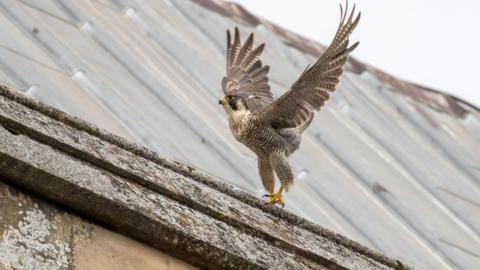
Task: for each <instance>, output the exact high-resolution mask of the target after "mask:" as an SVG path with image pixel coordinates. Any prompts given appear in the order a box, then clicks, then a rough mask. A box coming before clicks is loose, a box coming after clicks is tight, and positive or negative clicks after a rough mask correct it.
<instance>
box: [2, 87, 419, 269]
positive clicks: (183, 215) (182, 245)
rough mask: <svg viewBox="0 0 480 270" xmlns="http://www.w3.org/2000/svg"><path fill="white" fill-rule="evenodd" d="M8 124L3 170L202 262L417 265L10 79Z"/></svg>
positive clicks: (5, 104)
mask: <svg viewBox="0 0 480 270" xmlns="http://www.w3.org/2000/svg"><path fill="white" fill-rule="evenodd" d="M0 125H1V126H3V127H4V128H1V129H0V176H5V177H6V178H8V179H11V180H13V181H14V182H15V183H14V184H17V185H21V186H24V187H26V188H27V189H29V190H32V191H34V192H36V193H39V194H40V195H42V196H44V197H47V198H49V199H51V200H54V201H55V202H57V203H59V204H61V205H66V206H68V207H71V208H73V209H75V210H77V211H79V212H81V213H83V214H85V215H87V216H89V217H91V218H93V219H94V220H97V221H99V222H102V223H106V224H108V225H109V226H111V227H114V228H116V229H117V230H118V231H120V232H122V233H124V234H126V235H128V236H131V237H133V238H137V239H140V240H142V241H143V242H145V243H147V244H149V245H152V246H154V247H157V248H159V249H161V250H164V251H166V252H168V253H171V254H173V255H175V256H177V257H178V258H181V259H183V260H185V261H188V262H191V263H193V264H195V265H198V266H201V267H207V268H211V269H217V268H222V269H238V268H239V266H241V267H240V268H241V269H270V268H272V267H273V268H278V269H307V268H310V269H324V268H333V269H409V268H411V267H410V266H408V265H405V264H403V263H401V262H400V261H398V260H394V259H391V258H388V257H386V256H385V255H383V254H381V253H379V252H376V251H372V250H370V249H368V248H366V247H364V246H362V245H360V244H358V243H356V242H353V241H351V240H349V239H347V238H345V237H343V236H341V235H339V234H336V233H333V232H330V231H328V230H326V229H324V228H322V227H320V226H318V225H315V224H313V223H311V222H308V221H306V220H304V219H302V218H299V217H297V216H295V215H293V214H291V213H288V212H286V211H283V210H281V209H278V208H276V207H271V206H269V205H267V204H265V203H264V202H262V201H260V200H258V199H257V198H255V197H253V196H251V195H249V194H247V193H245V192H243V191H241V190H239V189H237V188H234V187H232V186H230V185H228V184H225V183H222V182H219V181H217V180H215V179H213V178H212V177H210V176H208V175H207V174H205V173H203V172H201V171H199V170H197V169H195V168H191V167H189V166H186V165H183V164H181V163H178V162H176V161H173V160H170V159H166V158H162V157H160V156H159V155H158V154H156V153H154V152H152V151H150V150H148V149H145V148H143V147H141V146H138V145H136V144H132V143H129V142H127V141H125V140H124V139H122V138H119V137H117V136H115V135H112V134H110V133H108V132H106V131H104V130H101V129H99V128H97V127H95V126H93V125H91V124H89V123H86V122H85V121H82V120H80V119H78V118H76V117H73V116H69V115H67V114H65V113H63V112H61V111H59V110H56V109H54V108H51V107H49V106H46V105H43V104H41V103H39V102H37V101H35V100H32V99H30V98H28V97H25V96H23V95H21V94H20V93H18V92H15V91H14V90H10V89H8V88H7V87H0ZM105 209H109V210H110V211H105ZM213 228H214V229H213Z"/></svg>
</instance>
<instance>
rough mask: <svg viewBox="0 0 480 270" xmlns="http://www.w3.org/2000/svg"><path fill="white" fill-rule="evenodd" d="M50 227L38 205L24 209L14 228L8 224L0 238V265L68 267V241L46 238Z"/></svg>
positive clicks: (56, 269) (43, 269)
mask: <svg viewBox="0 0 480 270" xmlns="http://www.w3.org/2000/svg"><path fill="white" fill-rule="evenodd" d="M52 229H53V227H52V224H51V222H50V221H49V220H48V219H47V218H46V216H45V214H44V213H43V212H42V211H41V210H40V209H32V210H29V211H26V212H25V216H24V217H23V218H22V221H20V222H18V224H17V228H14V227H12V226H10V227H9V228H8V229H7V230H6V231H5V232H4V233H3V235H2V236H1V238H0V265H3V266H4V267H5V268H6V269H35V270H61V269H68V265H69V260H68V257H69V256H68V254H69V253H70V247H69V244H68V243H66V242H62V241H59V240H51V242H53V243H51V242H49V236H50V235H51V233H52V232H51V230H52Z"/></svg>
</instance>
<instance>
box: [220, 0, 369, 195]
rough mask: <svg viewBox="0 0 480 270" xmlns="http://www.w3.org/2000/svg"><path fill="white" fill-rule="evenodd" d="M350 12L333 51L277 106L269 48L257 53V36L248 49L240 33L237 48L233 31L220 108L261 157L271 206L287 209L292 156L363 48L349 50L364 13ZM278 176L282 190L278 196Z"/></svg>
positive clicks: (249, 41)
mask: <svg viewBox="0 0 480 270" xmlns="http://www.w3.org/2000/svg"><path fill="white" fill-rule="evenodd" d="M347 10H348V2H347V5H346V9H345V11H344V10H343V7H342V6H341V5H340V23H339V26H338V29H337V33H336V34H335V37H334V39H333V41H332V43H331V44H330V46H329V47H328V49H327V50H326V51H325V52H324V53H323V55H322V56H321V57H320V58H319V59H318V60H317V61H316V62H315V64H314V65H313V66H311V67H307V69H305V71H304V72H303V73H302V74H301V75H300V77H299V78H298V79H297V81H296V82H295V83H294V84H293V85H292V86H291V87H290V89H289V90H288V91H287V92H285V94H283V95H282V96H281V97H279V98H278V99H276V100H274V98H273V95H272V93H271V92H270V86H269V85H268V77H267V74H268V71H269V67H268V66H263V65H262V62H261V61H260V60H259V57H260V54H261V53H262V51H263V49H264V46H265V45H264V44H261V45H260V46H258V47H256V48H255V49H253V33H252V34H250V35H249V36H248V38H247V40H246V41H245V42H244V43H243V44H242V43H241V41H240V34H239V32H238V29H237V28H235V33H234V39H233V42H232V40H231V35H230V32H229V31H227V74H226V76H225V77H224V78H223V80H222V87H223V91H224V93H225V96H224V97H223V98H222V99H221V100H220V102H219V103H220V104H222V105H223V108H224V109H225V111H226V113H227V114H228V120H229V126H230V130H231V131H232V134H233V136H234V137H235V138H236V139H237V140H238V141H240V142H241V143H243V144H245V145H246V146H247V147H248V148H250V149H251V150H252V151H253V152H254V153H255V154H256V155H257V156H258V170H259V174H260V178H261V179H262V183H263V186H264V187H265V189H266V190H267V192H268V193H269V197H270V200H269V202H270V203H283V200H282V195H281V193H282V191H283V190H284V189H285V190H288V187H289V185H290V184H291V183H292V182H293V179H294V175H293V172H292V170H291V168H290V166H289V165H288V156H289V155H290V154H292V153H293V152H294V151H296V150H297V149H298V147H299V145H300V141H301V136H302V133H303V131H304V130H305V129H306V128H307V127H308V126H309V124H310V122H311V121H312V119H313V116H314V113H315V111H318V110H320V108H321V107H322V106H323V105H324V103H325V101H327V100H328V99H329V96H330V93H331V92H333V91H335V89H336V86H337V84H338V83H339V77H340V75H341V74H342V72H343V66H344V64H345V63H346V61H347V59H348V56H349V54H350V53H351V52H352V51H353V50H354V49H355V48H356V47H357V45H358V42H356V43H355V44H353V45H352V46H349V36H350V34H351V33H352V31H353V30H354V29H355V27H356V26H357V24H358V22H359V20H360V13H359V14H358V15H357V16H356V17H355V18H354V13H355V6H354V7H353V10H352V11H351V13H350V15H349V16H347ZM274 175H276V176H277V177H278V179H279V180H280V183H281V186H282V187H281V188H280V190H279V191H278V192H277V193H274V185H275V184H274V183H275V181H274Z"/></svg>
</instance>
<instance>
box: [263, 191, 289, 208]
mask: <svg viewBox="0 0 480 270" xmlns="http://www.w3.org/2000/svg"><path fill="white" fill-rule="evenodd" d="M282 191H283V187H281V188H280V189H279V190H278V191H277V192H276V193H273V194H267V195H265V196H266V197H268V200H267V202H268V203H269V204H277V203H278V204H280V205H281V206H282V208H283V207H285V203H284V202H283V196H282Z"/></svg>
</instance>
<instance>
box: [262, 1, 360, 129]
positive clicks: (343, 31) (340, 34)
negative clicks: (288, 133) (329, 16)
mask: <svg viewBox="0 0 480 270" xmlns="http://www.w3.org/2000/svg"><path fill="white" fill-rule="evenodd" d="M347 9H348V2H347V6H346V9H345V12H344V10H343V8H342V6H341V5H340V24H339V26H338V29H337V33H336V34H335V37H334V39H333V41H332V43H331V44H330V46H329V47H328V49H327V50H326V51H325V52H324V53H323V54H322V56H321V57H320V58H319V59H318V60H317V62H316V63H315V64H314V65H313V66H312V67H310V68H308V67H307V69H306V70H305V71H304V72H303V73H302V74H301V75H300V77H299V78H298V79H297V81H296V82H295V83H294V84H293V85H292V86H291V88H290V90H289V91H287V92H286V93H285V94H283V95H282V96H281V97H279V98H278V99H277V100H275V101H274V102H273V103H272V104H271V105H269V106H268V107H266V108H265V109H264V110H263V111H262V112H261V113H259V114H258V117H259V119H260V120H262V121H263V122H265V123H268V124H270V125H272V126H274V127H275V128H297V127H300V126H304V124H307V125H308V123H309V122H308V121H310V120H311V118H312V116H313V114H314V112H315V111H318V110H320V108H321V107H322V106H323V104H324V103H325V101H327V100H328V98H329V95H330V93H331V92H333V91H335V88H336V86H337V84H338V82H339V79H338V78H339V77H340V75H341V74H342V73H343V65H344V64H345V63H346V62H347V59H348V55H349V54H350V53H351V52H352V51H353V50H354V49H355V48H356V47H357V45H358V42H357V43H355V44H353V45H352V46H350V47H349V46H348V43H349V36H350V34H351V33H352V31H353V30H354V29H355V27H356V26H357V24H358V22H359V20H360V13H359V14H358V15H357V17H356V18H355V19H353V15H354V13H355V6H354V7H353V10H352V12H351V13H350V16H348V19H347Z"/></svg>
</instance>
